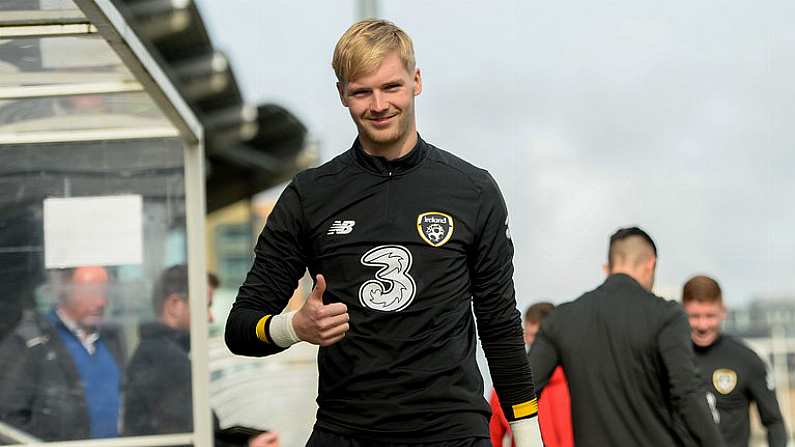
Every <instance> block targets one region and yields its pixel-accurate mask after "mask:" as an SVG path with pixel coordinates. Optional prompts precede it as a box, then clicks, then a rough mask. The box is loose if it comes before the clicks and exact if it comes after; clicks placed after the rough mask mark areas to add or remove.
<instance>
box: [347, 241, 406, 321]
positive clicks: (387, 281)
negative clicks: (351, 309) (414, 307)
mask: <svg viewBox="0 0 795 447" xmlns="http://www.w3.org/2000/svg"><path fill="white" fill-rule="evenodd" d="M412 262H413V259H412V257H411V252H410V251H408V249H407V248H406V247H403V246H400V245H379V246H378V247H375V248H373V249H371V250H370V251H368V252H367V253H365V254H364V255H363V256H362V258H361V263H362V264H363V265H365V266H367V267H380V270H378V271H377V272H376V273H375V279H371V280H369V281H365V282H364V283H363V284H362V285H361V287H359V302H361V303H362V306H364V307H367V308H369V309H375V310H380V311H383V312H398V311H401V310H403V309H405V308H406V307H407V306H408V305H409V304H411V302H412V301H413V300H414V295H415V294H416V292H417V285H416V284H415V282H414V278H412V277H411V275H410V274H409V269H411V264H412Z"/></svg>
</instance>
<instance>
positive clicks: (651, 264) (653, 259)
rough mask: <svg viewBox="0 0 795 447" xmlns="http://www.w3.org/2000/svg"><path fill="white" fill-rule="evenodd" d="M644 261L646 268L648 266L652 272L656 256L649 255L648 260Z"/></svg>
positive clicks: (655, 263)
mask: <svg viewBox="0 0 795 447" xmlns="http://www.w3.org/2000/svg"><path fill="white" fill-rule="evenodd" d="M646 262H647V264H646V268H648V269H649V271H650V272H654V269H655V268H656V267H657V256H649V260H648V261H646Z"/></svg>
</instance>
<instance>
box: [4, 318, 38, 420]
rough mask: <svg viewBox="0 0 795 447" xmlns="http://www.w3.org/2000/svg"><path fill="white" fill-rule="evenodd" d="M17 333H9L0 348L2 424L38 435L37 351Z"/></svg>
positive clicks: (35, 347)
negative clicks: (34, 423)
mask: <svg viewBox="0 0 795 447" xmlns="http://www.w3.org/2000/svg"><path fill="white" fill-rule="evenodd" d="M38 348H39V346H34V347H31V348H28V347H27V346H25V340H23V339H22V338H20V337H19V336H18V335H17V334H14V333H12V334H10V335H8V336H7V338H6V339H5V340H4V341H3V343H2V345H0V365H3V367H2V368H0V396H3V398H2V399H0V421H2V422H5V423H6V424H9V425H12V426H14V427H15V428H17V429H19V430H22V431H24V432H27V433H30V434H35V432H36V430H35V428H34V427H33V426H32V424H33V416H34V415H33V414H32V412H33V411H34V409H33V399H34V392H35V389H36V382H37V377H38V371H39V369H38V367H37V364H36V361H35V356H34V355H33V354H34V352H35V351H34V350H36V349H38Z"/></svg>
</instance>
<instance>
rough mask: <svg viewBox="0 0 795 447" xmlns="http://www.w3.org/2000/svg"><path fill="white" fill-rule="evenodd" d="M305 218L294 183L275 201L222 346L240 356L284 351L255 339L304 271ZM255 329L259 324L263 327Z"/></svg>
mask: <svg viewBox="0 0 795 447" xmlns="http://www.w3.org/2000/svg"><path fill="white" fill-rule="evenodd" d="M304 236H305V229H304V217H303V211H302V208H301V200H300V196H299V193H298V187H297V186H296V183H295V180H294V181H293V182H292V183H291V184H290V185H289V186H287V188H286V189H285V190H284V192H283V193H282V195H281V197H279V200H278V201H277V203H276V206H275V207H274V209H273V211H272V212H271V214H270V216H269V217H268V221H267V223H266V225H265V228H264V229H263V230H262V233H261V234H260V235H259V239H258V240H257V245H256V248H255V249H254V254H255V257H254V264H253V266H252V267H251V270H249V272H248V275H246V280H245V282H244V283H243V285H242V286H240V290H239V291H238V294H237V299H236V300H235V303H234V305H233V306H232V310H231V311H230V313H229V318H228V319H227V322H226V333H225V339H226V345H227V346H228V347H229V349H230V350H231V351H232V352H233V353H235V354H239V355H249V356H259V357H261V356H266V355H271V354H275V353H277V352H280V351H283V349H282V348H279V347H278V346H276V345H275V344H273V343H270V342H268V341H263V338H265V339H267V340H269V337H267V336H266V337H258V335H257V334H258V329H259V331H260V334H262V333H263V332H262V331H264V332H265V333H267V326H266V323H267V321H268V319H266V318H265V317H267V316H269V315H277V314H279V313H280V312H281V311H282V310H283V309H284V308H285V306H287V302H288V301H289V299H290V297H291V296H292V294H293V292H294V291H295V289H296V287H297V285H298V281H299V280H300V279H301V277H302V276H303V275H304V272H305V271H306V266H307V263H306V260H307V258H306V247H305V245H304V242H303V241H304V240H305V237H304ZM261 322H262V324H261V325H260V327H259V328H258V327H257V326H258V324H259V323H261Z"/></svg>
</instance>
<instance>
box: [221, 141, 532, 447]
mask: <svg viewBox="0 0 795 447" xmlns="http://www.w3.org/2000/svg"><path fill="white" fill-rule="evenodd" d="M255 252H256V258H255V260H254V265H253V267H252V268H251V271H250V272H249V273H248V276H247V277H246V280H245V283H244V284H243V285H242V286H241V288H240V291H239V293H238V296H237V300H236V302H235V304H234V306H233V308H232V311H231V313H230V315H229V320H228V322H227V326H226V343H227V345H228V346H229V348H230V349H231V350H232V351H233V352H235V353H237V354H242V355H252V356H264V355H270V354H274V353H277V352H279V351H280V349H279V348H278V347H277V346H275V345H272V344H268V343H265V342H262V341H260V340H259V339H258V338H257V336H256V333H255V326H256V324H257V322H258V321H259V320H260V319H261V318H262V317H263V316H264V315H267V314H277V313H279V312H280V311H282V309H283V308H284V307H285V305H286V304H287V301H288V299H289V298H290V296H291V295H292V293H293V290H294V288H295V287H296V284H297V282H298V280H299V278H301V276H302V275H303V274H304V271H305V269H307V268H308V270H309V272H310V274H311V275H312V277H313V278H314V277H315V275H317V274H319V273H320V274H323V275H324V276H325V278H326V283H327V289H326V293H325V295H324V297H323V299H324V302H326V303H331V302H343V303H345V304H346V305H347V307H348V313H349V315H350V331H349V332H348V334H347V335H346V337H345V338H344V339H343V340H342V341H340V342H338V343H336V344H334V345H332V346H330V347H326V348H320V351H319V354H318V368H319V372H320V382H319V390H318V399H317V402H318V406H319V409H318V413H317V425H316V426H317V427H319V428H322V429H327V430H331V431H334V432H336V433H342V434H355V435H357V436H359V437H363V438H369V439H372V440H405V441H407V442H413V441H419V440H423V441H432V440H448V439H457V438H464V437H484V438H488V417H489V413H490V410H489V406H488V404H487V403H486V401H485V399H484V398H483V381H482V378H481V375H480V371H479V370H478V367H477V364H476V361H475V346H476V340H475V336H476V332H475V321H474V319H473V312H472V309H473V308H474V314H475V316H476V317H477V325H478V334H479V336H480V339H481V341H482V344H483V349H484V351H485V353H486V357H487V360H488V361H489V365H490V369H491V374H492V380H493V382H494V385H495V387H496V389H497V392H498V394H499V396H500V400H501V401H502V402H504V404H503V406H504V408H505V409H506V410H507V411H506V414H507V415H508V416H509V418H511V419H516V418H523V417H532V416H534V415H535V411H534V410H527V408H529V407H532V405H524V406H520V408H522V409H524V410H522V411H519V412H518V413H517V414H516V415H515V414H514V413H513V406H514V405H518V404H522V403H525V402H529V401H532V400H533V399H534V398H535V395H534V392H533V387H532V379H531V374H530V369H529V366H528V363H527V359H526V357H525V353H524V344H523V341H522V329H521V318H520V314H519V312H518V311H517V310H516V302H515V298H514V286H513V279H512V276H513V264H512V257H513V244H512V242H511V240H510V234H509V232H508V214H507V210H506V207H505V203H504V201H503V199H502V196H501V194H500V191H499V188H498V187H497V185H496V183H495V182H494V180H493V178H492V177H491V176H490V175H489V173H488V172H486V171H485V170H482V169H479V168H476V167H474V166H472V165H470V164H469V163H466V162H464V161H463V160H461V159H459V158H457V157H455V156H453V155H451V154H449V153H448V152H445V151H443V150H441V149H438V148H436V147H434V146H432V145H430V144H428V143H426V142H424V141H423V140H422V139H421V138H420V139H419V140H418V142H417V145H416V146H415V147H414V148H413V149H412V151H411V152H409V153H408V154H407V155H406V156H404V157H402V158H400V159H397V160H392V161H387V160H385V159H383V158H380V157H372V156H369V155H367V154H366V153H365V152H364V151H363V150H362V149H361V148H360V146H359V145H358V142H356V143H354V145H353V147H352V148H351V149H350V150H348V151H346V152H345V153H343V154H341V155H339V156H338V157H336V158H335V159H333V160H331V161H330V162H328V163H326V164H324V165H322V166H320V167H318V168H315V169H309V170H307V171H304V172H302V173H300V174H298V175H297V176H296V177H295V179H293V181H292V183H290V185H289V186H288V187H287V189H286V190H285V191H284V193H282V196H281V197H280V198H279V201H278V203H277V204H276V207H275V208H274V210H273V212H272V213H271V215H270V217H269V218H268V221H267V224H266V226H265V228H264V230H263V231H262V234H261V235H260V237H259V240H258V242H257V246H256V250H255Z"/></svg>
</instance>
